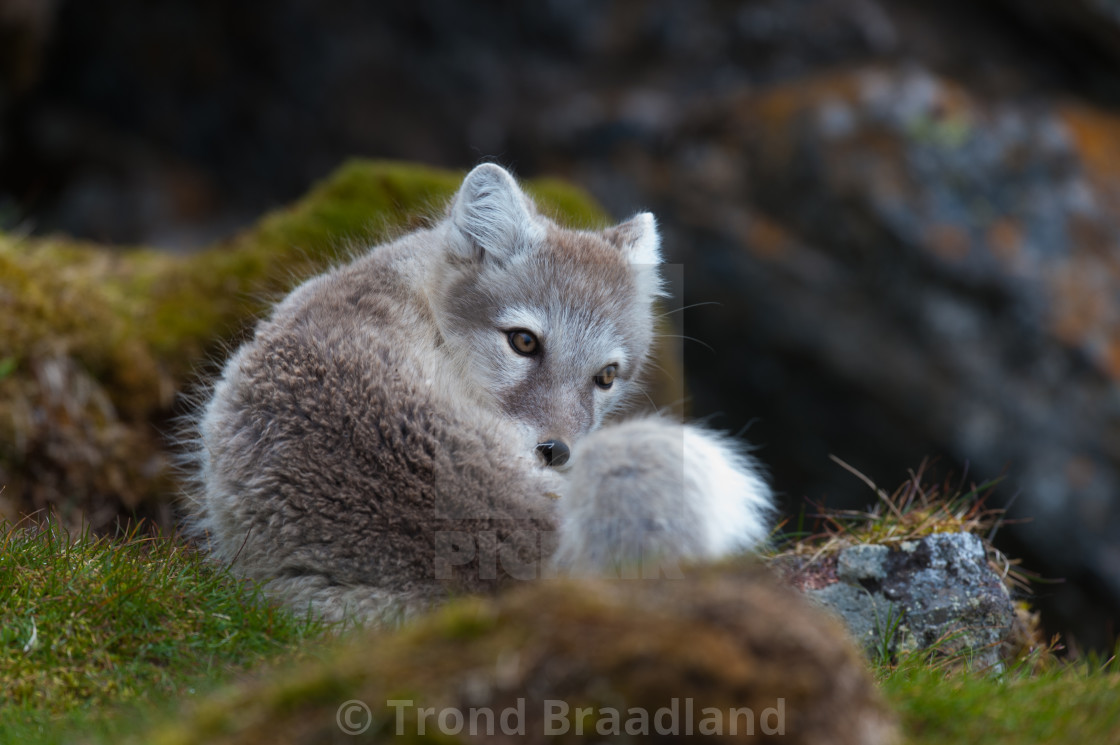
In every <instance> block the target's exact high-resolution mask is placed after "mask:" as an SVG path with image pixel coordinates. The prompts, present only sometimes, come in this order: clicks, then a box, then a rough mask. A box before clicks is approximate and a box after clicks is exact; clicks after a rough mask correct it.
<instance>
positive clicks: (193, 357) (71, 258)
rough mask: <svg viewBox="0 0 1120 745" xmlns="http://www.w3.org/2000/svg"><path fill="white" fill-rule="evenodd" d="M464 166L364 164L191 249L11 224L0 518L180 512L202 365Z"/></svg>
mask: <svg viewBox="0 0 1120 745" xmlns="http://www.w3.org/2000/svg"><path fill="white" fill-rule="evenodd" d="M462 176H463V174H462V173H460V172H453V171H443V170H436V169H431V168H426V167H421V166H416V165H406V164H399V163H387V162H370V161H353V162H350V163H347V164H346V165H344V166H342V167H341V168H340V169H339V170H338V171H336V172H335V173H334V174H333V175H331V176H330V177H329V178H328V179H326V180H325V181H324V182H323V183H321V184H319V185H318V186H316V187H315V188H314V189H313V190H312V191H311V192H310V193H309V194H308V195H307V196H306V197H304V198H303V199H301V200H300V201H298V202H297V203H295V204H294V205H292V206H290V207H288V208H285V209H282V210H279V211H277V212H275V213H273V214H270V215H267V216H266V217H264V218H263V219H262V220H261V221H260V222H259V223H258V224H257V225H256V226H254V227H253V228H250V229H249V230H246V231H245V232H243V233H241V234H240V235H238V236H236V237H234V238H232V239H231V240H228V241H225V242H222V243H219V244H217V245H215V246H212V247H210V248H208V249H205V250H202V251H199V252H197V253H194V254H190V255H178V254H172V253H167V252H162V251H156V250H151V249H145V248H125V247H110V246H100V245H94V244H89V243H84V242H80V241H75V240H70V239H64V238H23V237H18V236H11V235H3V234H0V340H2V342H0V344H2V345H0V487H2V488H3V491H0V516H6V517H9V518H15V517H17V516H18V514H19V513H21V512H29V511H32V510H36V509H40V508H52V509H54V510H56V511H58V512H60V513H61V514H62V516H63V517H64V518H67V519H68V520H70V521H76V520H78V519H82V520H86V521H89V522H91V523H92V524H93V525H94V527H102V526H105V525H108V524H111V523H112V522H113V521H115V519H116V518H117V517H118V516H119V515H120V514H122V512H123V513H125V514H132V515H146V516H149V517H154V518H156V519H157V520H159V521H160V522H164V523H167V522H169V521H170V518H171V514H170V508H169V507H168V505H169V503H170V501H171V500H170V495H172V494H174V493H175V492H176V491H177V488H178V487H177V485H176V480H175V477H174V473H173V469H172V467H171V462H172V457H171V456H170V454H169V452H170V450H169V439H170V437H169V435H170V433H172V432H173V431H174V425H173V423H172V417H173V416H174V415H175V414H176V413H181V409H182V404H181V400H182V399H181V394H182V393H184V391H187V390H188V389H189V388H190V385H191V382H192V381H193V380H195V379H196V376H198V375H199V373H200V372H202V373H203V374H205V373H207V372H213V371H214V370H216V367H215V366H214V365H213V363H214V362H216V361H219V360H220V358H222V357H223V356H224V354H223V351H224V349H226V348H228V347H229V346H230V345H231V344H236V343H237V341H238V340H239V339H240V338H241V337H242V336H243V335H244V334H245V333H246V332H247V330H248V329H249V328H250V327H251V325H252V322H253V320H254V319H256V318H257V317H259V316H260V315H261V314H262V313H263V312H264V311H265V310H266V309H267V307H268V304H269V302H271V301H272V300H274V299H275V298H277V297H279V296H282V295H283V294H284V293H286V292H287V291H288V290H290V289H291V288H292V287H293V286H294V285H296V284H298V282H299V281H300V280H302V279H304V278H306V277H308V276H310V275H312V274H314V273H315V272H317V271H319V270H321V269H322V268H324V267H325V266H327V265H328V264H330V263H331V262H333V261H337V260H339V259H340V258H343V257H344V256H345V255H346V253H347V252H348V251H350V250H354V249H356V248H359V247H362V246H366V245H371V244H374V243H377V242H380V241H382V240H385V239H386V238H389V237H391V236H393V235H395V234H399V233H400V232H402V231H406V230H409V229H412V228H414V227H417V226H419V225H420V224H422V222H423V221H424V220H425V219H428V218H429V217H431V216H434V215H437V214H438V213H439V212H440V210H441V209H442V206H443V205H444V204H445V203H446V201H447V200H448V199H449V198H450V196H451V195H452V194H453V193H454V191H455V189H456V188H457V187H458V184H459V182H460V181H461V179H462ZM527 188H528V190H529V192H530V193H532V194H533V196H535V197H536V198H537V199H538V201H539V203H540V205H541V207H542V209H543V210H545V211H546V212H548V213H550V214H552V215H553V216H554V217H555V218H556V219H557V220H559V221H561V222H563V223H565V224H568V225H571V226H575V227H599V226H603V225H606V224H607V223H608V222H609V218H608V217H607V215H606V214H605V213H604V212H603V211H602V210H601V209H600V208H599V207H598V206H596V205H595V204H594V202H593V201H592V200H591V199H590V198H589V197H588V196H587V195H586V194H584V193H583V192H581V191H579V190H578V189H576V188H574V187H572V186H568V185H566V184H563V183H560V182H557V181H551V180H539V181H534V182H530V183H529V184H528V185H527ZM208 363H211V364H210V367H209V369H207V367H206V366H207V364H208ZM177 407H178V408H177Z"/></svg>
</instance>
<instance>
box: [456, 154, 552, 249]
mask: <svg viewBox="0 0 1120 745" xmlns="http://www.w3.org/2000/svg"><path fill="white" fill-rule="evenodd" d="M533 212H534V210H533V206H532V202H530V201H529V198H528V197H526V196H525V193H524V192H522V191H521V188H520V187H519V186H518V185H517V182H516V181H514V179H513V176H511V175H510V174H509V172H508V171H506V170H505V169H504V168H502V167H501V166H497V165H494V164H493V163H483V164H482V165H480V166H477V167H475V169H474V170H473V171H471V172H470V173H468V174H467V177H466V178H465V179H463V185H462V186H460V187H459V191H458V192H457V193H456V194H455V198H454V199H453V200H452V202H451V222H452V224H453V225H454V226H455V228H456V229H457V230H458V232H459V234H460V237H461V238H462V242H461V243H460V244H459V246H457V248H458V249H459V252H460V253H462V254H463V255H465V256H468V257H475V258H477V257H481V256H486V255H489V256H493V257H494V258H496V259H498V260H499V261H504V260H506V259H508V258H510V257H511V256H513V255H515V254H517V253H520V252H521V251H522V250H524V249H525V248H526V247H528V246H529V245H531V244H532V243H535V242H536V241H537V240H539V238H540V232H541V228H540V227H539V226H538V225H537V224H536V223H535V222H534V220H533Z"/></svg>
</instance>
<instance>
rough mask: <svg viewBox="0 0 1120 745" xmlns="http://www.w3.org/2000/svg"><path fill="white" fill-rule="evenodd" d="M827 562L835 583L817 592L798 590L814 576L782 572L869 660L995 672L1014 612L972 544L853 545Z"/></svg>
mask: <svg viewBox="0 0 1120 745" xmlns="http://www.w3.org/2000/svg"><path fill="white" fill-rule="evenodd" d="M830 562H831V563H834V577H832V578H830V579H828V580H826V583H825V584H824V586H819V583H816V584H815V585H814V586H804V578H805V577H806V576H808V575H810V574H812V575H814V576H818V577H819V576H821V571H820V568H809V567H805V566H800V567H797V568H796V569H793V566H792V565H787V566H786V569H785V571H786V572H788V573H789V577H790V579H791V581H792V582H793V583H794V584H801V585H802V586H803V589H804V592H805V594H806V595H807V596H808V597H809V598H810V599H812V600H814V601H815V602H817V603H819V604H820V605H822V606H824V607H826V608H828V609H830V610H831V611H833V612H834V613H836V614H837V615H838V616H839V617H840V618H842V619H843V621H844V623H845V625H847V627H848V629H849V630H850V631H851V632H852V635H853V636H854V637H855V638H856V639H857V640H858V641H859V642H860V643H861V644H863V646H864V648H865V649H866V650H867V651H868V653H869V654H870V655H871V656H872V657H875V658H879V657H882V656H896V655H900V654H906V653H908V652H913V651H916V650H925V649H930V650H935V651H936V653H937V654H939V655H941V654H943V655H947V656H957V655H960V656H963V659H965V660H966V661H967V663H968V664H969V665H971V666H972V667H974V668H978V669H986V668H993V667H994V668H998V666H999V665H1000V664H1001V662H1002V659H1003V658H1002V652H1003V648H1004V645H1005V643H1010V642H1011V640H1012V637H1013V634H1014V633H1015V631H1016V612H1015V607H1014V604H1013V603H1012V602H1011V598H1010V596H1009V595H1008V592H1007V588H1006V587H1005V586H1004V584H1003V582H1002V581H1001V579H1000V577H999V575H997V574H996V573H995V572H994V571H993V570H992V569H991V568H990V567H989V566H988V559H987V551H986V550H985V548H984V544H983V542H982V541H981V540H980V539H979V538H977V537H976V536H974V535H972V534H970V533H935V534H933V535H930V536H927V537H925V538H922V539H921V540H914V541H905V542H902V543H900V544H899V545H898V546H893V547H888V546H883V545H854V546H849V547H847V548H844V549H841V550H840V552H839V553H838V554H837V555H836V556H835V557H833V558H832V559H831V560H830ZM791 569H793V570H792V571H791ZM826 574H827V572H826Z"/></svg>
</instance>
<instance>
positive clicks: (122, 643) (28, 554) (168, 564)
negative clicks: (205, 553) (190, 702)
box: [0, 523, 321, 743]
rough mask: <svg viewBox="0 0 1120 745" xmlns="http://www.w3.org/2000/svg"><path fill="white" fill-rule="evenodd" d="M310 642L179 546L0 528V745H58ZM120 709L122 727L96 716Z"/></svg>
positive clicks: (160, 539)
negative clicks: (127, 712)
mask: <svg viewBox="0 0 1120 745" xmlns="http://www.w3.org/2000/svg"><path fill="white" fill-rule="evenodd" d="M320 633H321V629H320V628H319V627H317V626H316V625H314V624H310V623H308V622H306V621H302V620H299V619H296V618H295V617H294V616H292V615H290V614H288V613H285V612H283V611H280V610H277V609H275V608H273V607H271V606H270V605H268V604H267V603H265V602H263V601H262V599H261V598H260V594H259V590H258V589H257V588H255V587H253V586H251V585H249V584H246V583H244V582H241V581H238V580H236V579H234V578H232V577H231V576H230V575H229V574H228V572H226V571H224V570H223V569H222V568H220V567H216V566H214V565H213V564H212V563H209V562H207V561H206V560H204V559H203V557H201V556H200V555H199V554H198V552H196V551H195V550H194V549H192V548H190V547H189V546H187V545H186V544H185V543H184V542H183V541H181V540H178V539H175V538H169V537H165V536H161V535H158V534H152V535H146V534H144V533H143V532H142V531H141V530H140V529H133V530H131V531H130V532H128V533H126V534H122V535H120V536H118V537H116V538H113V539H109V538H94V537H92V536H90V535H89V534H88V533H84V534H80V535H70V534H68V533H67V532H65V531H63V530H61V529H60V528H59V527H58V526H57V525H54V524H51V523H47V524H43V525H30V524H28V523H23V524H21V525H19V526H11V525H6V524H0V696H2V698H0V743H16V742H19V743H23V742H27V743H33V742H54V741H64V740H65V734H64V733H66V732H67V731H71V732H76V731H81V732H83V733H85V734H90V733H91V732H94V731H97V732H100V733H101V734H102V736H103V737H104V738H105V739H106V740H107V741H111V740H112V739H115V738H113V736H112V735H113V733H114V731H115V730H116V728H117V727H119V726H120V725H121V723H122V722H123V721H125V720H134V719H135V718H136V715H137V714H138V713H140V712H142V711H143V710H144V709H150V708H151V707H152V705H153V704H156V705H162V702H164V701H168V700H171V699H175V698H178V697H180V696H181V695H183V694H185V693H188V692H191V691H192V689H193V688H195V687H196V686H197V687H208V686H209V685H212V683H213V682H214V681H218V680H225V679H228V678H229V677H230V676H231V675H232V674H234V673H235V671H238V670H242V669H245V668H246V667H248V666H250V665H253V664H254V663H259V662H261V661H264V660H268V659H274V658H276V657H277V656H279V655H281V654H284V653H290V652H291V651H292V650H294V649H295V648H297V647H299V646H300V645H301V644H302V643H303V642H304V641H305V640H307V639H309V638H310V637H314V636H316V635H318V634H320ZM118 705H124V706H127V707H129V710H130V712H131V713H130V715H129V716H127V717H117V718H113V717H106V716H105V713H106V712H107V711H109V710H111V709H112V708H114V707H116V706H118Z"/></svg>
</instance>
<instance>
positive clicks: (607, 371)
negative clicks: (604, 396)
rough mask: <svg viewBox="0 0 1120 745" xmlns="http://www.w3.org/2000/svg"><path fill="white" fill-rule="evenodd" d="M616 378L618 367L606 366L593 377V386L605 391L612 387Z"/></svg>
mask: <svg viewBox="0 0 1120 745" xmlns="http://www.w3.org/2000/svg"><path fill="white" fill-rule="evenodd" d="M616 377H618V366H617V365H607V366H606V367H604V368H603V369H602V370H600V371H599V373H598V374H597V375H596V376H595V385H597V386H599V387H600V388H602V389H603V390H604V391H605V390H607V389H608V388H610V387H611V386H612V385H614V379H615V378H616Z"/></svg>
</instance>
